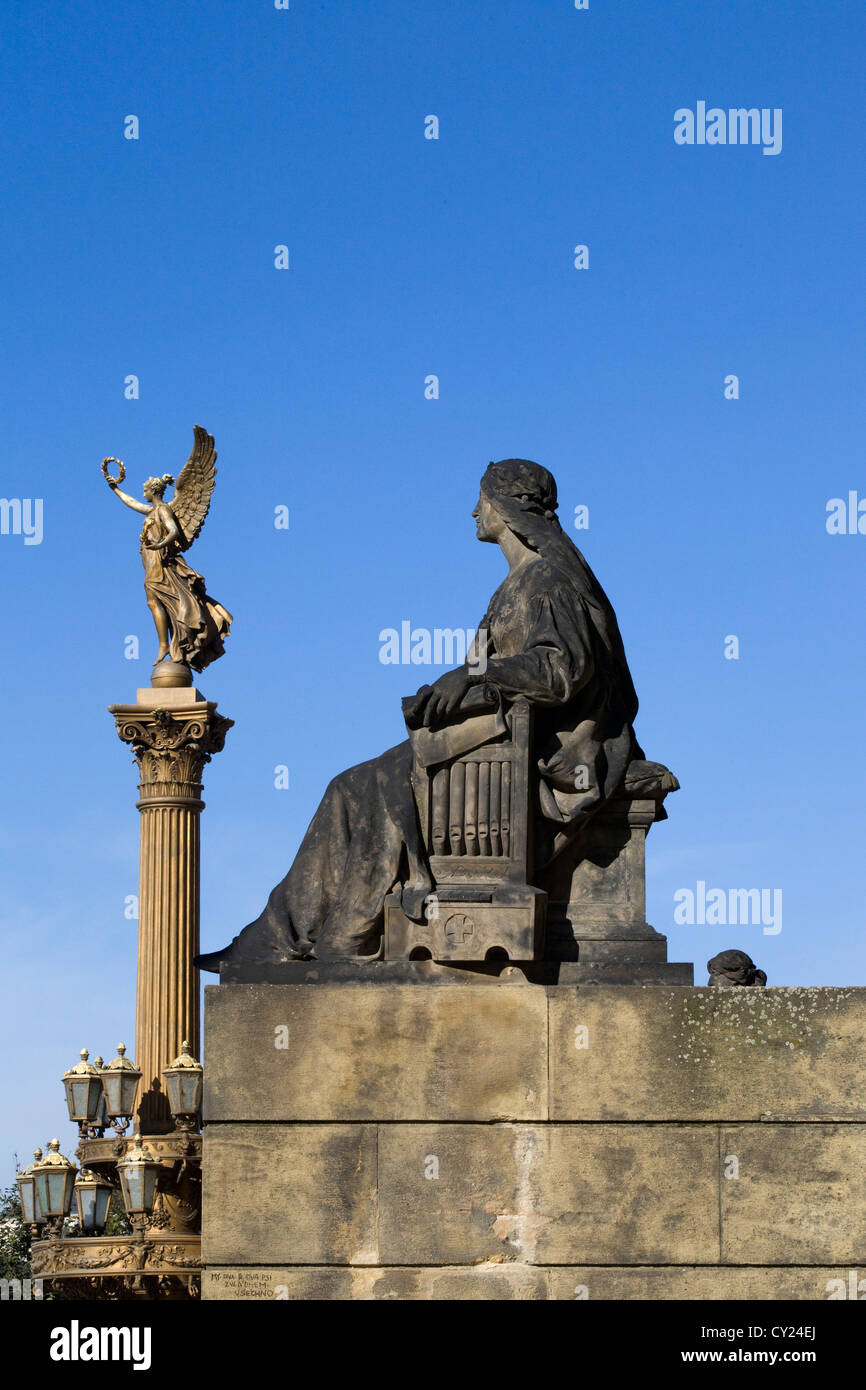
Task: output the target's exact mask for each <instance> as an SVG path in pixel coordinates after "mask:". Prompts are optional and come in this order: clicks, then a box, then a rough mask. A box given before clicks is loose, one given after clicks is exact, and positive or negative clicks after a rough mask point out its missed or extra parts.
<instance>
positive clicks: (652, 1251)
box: [533, 1125, 719, 1264]
mask: <svg viewBox="0 0 866 1390" xmlns="http://www.w3.org/2000/svg"><path fill="white" fill-rule="evenodd" d="M545 1133H546V1135H547V1140H548V1153H547V1157H546V1162H545V1163H544V1165H543V1167H542V1168H541V1169H540V1172H539V1175H538V1195H537V1202H538V1208H539V1211H540V1212H541V1213H543V1218H542V1220H541V1221H540V1222H539V1227H538V1239H537V1242H536V1245H535V1248H534V1252H533V1259H534V1261H535V1262H536V1263H538V1264H595V1263H610V1264H656V1263H658V1264H664V1263H671V1264H691V1263H704V1262H705V1263H707V1264H714V1263H716V1262H717V1261H718V1259H719V1219H718V1186H717V1173H718V1157H717V1155H718V1147H717V1144H718V1141H717V1137H716V1134H715V1131H714V1130H713V1129H712V1128H711V1127H707V1126H700V1125H693V1126H689V1125H665V1126H664V1127H659V1126H656V1125H556V1126H552V1125H551V1126H549V1127H548V1128H547V1129H546V1130H545Z"/></svg>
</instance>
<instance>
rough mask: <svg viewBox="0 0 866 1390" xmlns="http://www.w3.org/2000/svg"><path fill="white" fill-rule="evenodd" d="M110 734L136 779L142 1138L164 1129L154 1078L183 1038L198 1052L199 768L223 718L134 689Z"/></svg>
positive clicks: (188, 697) (215, 747) (160, 693)
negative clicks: (134, 766) (127, 748)
mask: <svg viewBox="0 0 866 1390" xmlns="http://www.w3.org/2000/svg"><path fill="white" fill-rule="evenodd" d="M110 713H111V714H113V715H114V718H115V722H116V725H117V733H118V736H119V737H120V738H121V739H122V740H123V742H124V743H128V744H130V745H131V746H132V751H133V753H134V755H135V760H136V762H137V763H138V768H139V773H140V779H141V780H140V783H139V796H140V799H139V801H138V803H137V804H138V809H139V811H140V812H141V848H140V871H139V901H138V986H137V997H136V1024H135V1060H136V1063H137V1065H138V1066H139V1067H140V1068H141V1073H142V1080H141V1088H140V1092H139V1110H138V1121H139V1125H140V1128H141V1131H142V1133H144V1134H158V1133H160V1132H164V1131H166V1130H169V1129H171V1125H172V1122H171V1114H170V1111H169V1108H168V1102H167V1099H166V1096H165V1094H164V1091H163V1081H162V1077H161V1072H162V1069H163V1068H164V1067H167V1066H169V1065H170V1063H171V1062H172V1060H173V1059H174V1058H175V1057H176V1056H177V1054H178V1052H179V1051H180V1047H181V1043H182V1042H184V1040H186V1041H187V1042H188V1043H189V1045H190V1047H191V1049H192V1051H193V1053H194V1054H195V1055H196V1056H197V1055H198V1053H199V1047H200V1029H199V987H198V972H197V971H196V970H195V969H194V968H193V964H192V961H193V957H194V956H195V955H196V954H197V953H198V949H199V818H200V816H201V812H202V810H203V808H204V802H203V801H202V799H201V791H202V774H203V771H204V766H205V763H207V762H209V761H210V758H211V756H212V755H213V754H214V753H218V752H219V751H220V750H221V748H222V747H223V744H224V742H225V736H226V733H227V732H228V730H229V729H230V728H231V726H232V722H233V721H232V720H231V719H226V718H225V717H224V716H223V715H221V714H217V707H216V705H215V704H213V703H212V702H211V701H208V700H205V699H204V698H203V696H201V695H200V694H199V692H198V691H197V690H191V689H175V690H172V689H166V690H151V689H145V690H139V691H138V699H137V701H136V703H135V704H134V705H112V706H111V707H110Z"/></svg>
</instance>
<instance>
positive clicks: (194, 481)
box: [171, 425, 217, 550]
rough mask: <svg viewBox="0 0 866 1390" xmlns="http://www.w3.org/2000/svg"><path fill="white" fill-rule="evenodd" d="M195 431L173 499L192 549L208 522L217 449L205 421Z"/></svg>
mask: <svg viewBox="0 0 866 1390" xmlns="http://www.w3.org/2000/svg"><path fill="white" fill-rule="evenodd" d="M193 434H194V435H195V443H194V444H193V446H192V453H191V454H190V456H189V458H188V459H187V461H186V463H185V464H184V466H183V469H182V471H181V474H180V477H179V478H178V480H177V486H176V488H175V491H174V497H173V498H172V499H171V509H172V511H173V512H174V514H175V517H176V518H177V523H178V525H179V527H180V529H181V531H182V533H183V549H184V550H188V549H189V547H190V546H191V545H192V543H193V541H194V540H195V538H196V536H197V535H198V533H199V531H200V530H201V528H202V527H203V526H204V519H205V517H206V516H207V513H208V507H209V506H210V499H211V495H212V493H213V490H214V483H215V481H216V468H215V466H214V465H215V464H216V457H217V453H216V449H215V448H214V446H213V435H212V434H208V432H207V430H205V429H202V427H201V425H194V426H193Z"/></svg>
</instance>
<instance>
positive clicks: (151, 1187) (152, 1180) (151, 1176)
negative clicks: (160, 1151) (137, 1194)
mask: <svg viewBox="0 0 866 1390" xmlns="http://www.w3.org/2000/svg"><path fill="white" fill-rule="evenodd" d="M158 1171H159V1170H158V1168H157V1165H156V1164H154V1166H153V1167H152V1168H151V1167H148V1168H147V1169H146V1170H145V1174H144V1201H145V1211H152V1210H153V1202H154V1198H155V1196H156V1178H157V1173H158Z"/></svg>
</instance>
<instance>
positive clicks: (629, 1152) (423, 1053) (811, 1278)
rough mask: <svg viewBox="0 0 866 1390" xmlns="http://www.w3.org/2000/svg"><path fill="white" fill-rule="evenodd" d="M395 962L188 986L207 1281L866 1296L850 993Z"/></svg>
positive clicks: (863, 1159)
mask: <svg viewBox="0 0 866 1390" xmlns="http://www.w3.org/2000/svg"><path fill="white" fill-rule="evenodd" d="M387 966H388V962H381V963H380V967H382V968H380V970H379V972H378V973H377V974H374V975H372V976H369V977H368V976H366V975H363V974H361V973H360V971H361V970H362V969H364V968H363V967H361V968H359V967H354V969H355V971H356V974H355V975H354V977H353V976H352V974H351V970H350V969H349V967H348V966H346V967H345V968H344V969H343V970H342V971H341V970H340V968H339V963H337V964H336V965H335V966H334V969H333V970H332V971H331V972H330V973H329V972H328V971H326V970H324V969H323V967H321V966H317V964H316V963H315V962H306V963H303V966H302V968H303V969H304V970H305V971H306V972H307V973H306V975H305V976H304V979H305V983H298V984H268V983H252V982H250V983H233V984H226V983H223V984H220V985H218V986H213V987H211V988H209V989H207V990H206V1006H205V1007H206V1027H205V1043H206V1053H205V1077H206V1095H205V1120H206V1128H205V1134H204V1221H203V1236H202V1240H203V1251H202V1253H203V1264H204V1266H205V1269H204V1274H203V1287H202V1292H203V1296H204V1297H205V1298H211V1299H238V1298H242V1299H272V1298H280V1299H282V1298H289V1299H385V1298H391V1299H394V1298H396V1299H437V1300H438V1299H487V1298H492V1299H500V1298H503V1299H510V1298H525V1299H579V1300H582V1299H586V1298H589V1299H620V1298H625V1299H632V1298H633V1299H646V1298H661V1299H679V1298H686V1299H722V1298H750V1299H761V1300H776V1299H781V1298H796V1299H827V1298H831V1297H832V1298H847V1297H851V1296H852V1295H851V1292H850V1290H851V1289H852V1288H853V1289H854V1290H855V1293H854V1295H853V1296H854V1297H862V1295H863V1294H864V1293H866V1268H864V1267H862V1266H863V1261H864V1251H866V1199H864V1195H863V1185H862V1171H863V1166H864V1163H866V1099H864V1096H863V1087H862V1076H863V1070H864V1064H866V1041H864V1039H866V989H692V988H682V987H679V988H678V987H667V986H640V985H633V986H607V985H593V986H591V987H585V986H568V985H562V984H559V985H538V984H532V983H530V982H529V981H527V980H526V979H525V977H524V976H523V974H522V973H521V971H520V970H519V969H518V968H516V967H510V968H507V969H506V971H504V972H503V973H502V974H501V975H500V976H499V977H496V976H494V975H489V976H484V977H476V979H475V980H472V979H471V978H467V977H466V974H465V973H462V972H461V973H460V974H459V976H457V975H455V977H454V979H453V981H450V980H449V979H448V967H445V966H436V965H434V964H433V963H432V962H428V963H427V965H426V966H425V967H417V968H418V969H426V970H427V972H428V974H429V975H430V979H429V980H425V982H423V983H419V982H415V983H409V982H405V983H399V982H398V979H397V977H396V976H395V977H394V978H390V979H389V978H388V974H387V969H386V968H385V967H387ZM367 968H369V967H367ZM400 968H401V969H403V970H404V971H408V970H409V969H410V965H409V963H408V962H407V963H405V965H404V966H402V967H400ZM341 974H342V975H343V976H344V977H345V980H346V982H342V981H341V979H340V976H341ZM298 978H300V977H298ZM405 978H407V979H408V977H405ZM419 978H420V977H419ZM353 980H354V982H352V981H353ZM364 980H369V982H366V983H365V982H362V981H364ZM434 980H435V983H434ZM481 980H483V982H480V981H481ZM857 1290H859V1293H858V1292H856V1291H857Z"/></svg>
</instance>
